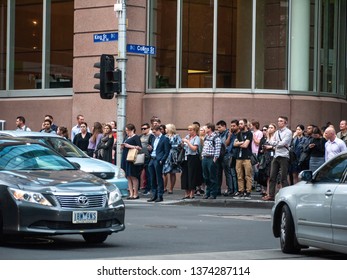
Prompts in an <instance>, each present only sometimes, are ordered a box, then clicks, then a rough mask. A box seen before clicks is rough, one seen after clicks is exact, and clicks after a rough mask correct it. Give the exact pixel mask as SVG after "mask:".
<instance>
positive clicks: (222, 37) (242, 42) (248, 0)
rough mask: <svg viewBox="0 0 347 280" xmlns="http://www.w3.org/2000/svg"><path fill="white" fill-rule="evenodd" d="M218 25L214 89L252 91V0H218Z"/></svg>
mask: <svg viewBox="0 0 347 280" xmlns="http://www.w3.org/2000/svg"><path fill="white" fill-rule="evenodd" d="M217 22H218V41H217V45H218V46H217V88H251V78H252V75H251V73H252V71H251V69H252V0H242V1H238V0H219V1H218V20H217Z"/></svg>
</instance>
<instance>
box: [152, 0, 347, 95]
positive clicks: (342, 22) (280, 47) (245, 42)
mask: <svg viewBox="0 0 347 280" xmlns="http://www.w3.org/2000/svg"><path fill="white" fill-rule="evenodd" d="M148 3H149V7H150V9H149V10H150V13H149V29H150V32H149V34H150V43H151V45H154V46H156V47H157V55H156V56H151V57H149V61H150V63H149V72H148V73H149V84H148V85H149V88H186V89H191V88H195V89H205V88H206V89H212V90H216V89H217V88H218V89H230V91H231V90H232V89H236V90H237V89H248V90H249V92H262V90H269V91H272V90H273V91H276V90H277V91H278V92H280V93H283V92H284V91H285V92H287V93H295V92H298V93H303V92H311V93H315V94H317V95H330V93H334V94H337V95H339V96H340V97H342V96H343V97H345V96H346V83H347V82H346V81H347V78H346V76H347V74H346V73H347V59H346V49H347V46H346V45H347V43H346V42H347V41H346V38H347V35H346V32H347V30H346V28H347V26H346V13H347V2H346V1H342V0H292V1H289V0H271V1H270V0H242V1H241V0H157V1H148ZM243 92H244V91H243Z"/></svg>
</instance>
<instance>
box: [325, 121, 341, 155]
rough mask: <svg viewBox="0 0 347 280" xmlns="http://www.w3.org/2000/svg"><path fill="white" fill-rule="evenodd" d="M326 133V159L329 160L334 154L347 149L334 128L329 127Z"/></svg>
mask: <svg viewBox="0 0 347 280" xmlns="http://www.w3.org/2000/svg"><path fill="white" fill-rule="evenodd" d="M324 133H325V137H326V139H327V140H328V141H327V142H326V143H325V161H328V160H329V159H331V158H333V157H334V156H336V155H338V154H340V153H342V152H345V151H347V147H346V145H345V143H344V142H343V141H342V140H341V139H340V138H338V137H337V136H336V132H335V129H334V128H332V127H328V128H327V129H326V130H325V132H324Z"/></svg>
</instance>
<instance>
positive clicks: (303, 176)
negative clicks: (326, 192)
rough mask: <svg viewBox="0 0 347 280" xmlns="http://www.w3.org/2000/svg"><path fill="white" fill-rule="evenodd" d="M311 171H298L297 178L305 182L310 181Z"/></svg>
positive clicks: (311, 177)
mask: <svg viewBox="0 0 347 280" xmlns="http://www.w3.org/2000/svg"><path fill="white" fill-rule="evenodd" d="M312 174H313V173H312V171H311V170H303V171H301V172H300V174H299V178H300V179H301V180H304V181H306V182H311V181H312V179H313V175H312Z"/></svg>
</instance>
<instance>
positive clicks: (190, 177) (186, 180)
mask: <svg viewBox="0 0 347 280" xmlns="http://www.w3.org/2000/svg"><path fill="white" fill-rule="evenodd" d="M198 133H199V126H197V125H196V124H192V125H189V126H188V135H187V136H186V137H185V138H184V139H182V142H183V143H184V149H185V151H186V152H185V160H184V161H183V163H182V175H181V186H182V189H183V190H185V196H184V197H183V199H192V198H194V192H195V188H196V187H197V186H200V185H201V184H202V168H201V159H200V153H199V150H200V145H201V142H200V137H199V136H198Z"/></svg>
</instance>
